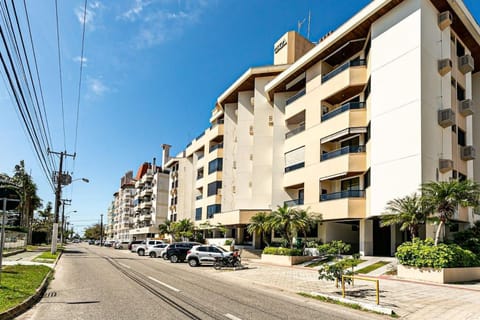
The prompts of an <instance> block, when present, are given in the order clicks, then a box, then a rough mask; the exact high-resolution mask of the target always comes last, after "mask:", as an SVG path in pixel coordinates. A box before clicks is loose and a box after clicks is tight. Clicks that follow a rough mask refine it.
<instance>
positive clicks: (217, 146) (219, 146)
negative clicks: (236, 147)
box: [208, 143, 223, 152]
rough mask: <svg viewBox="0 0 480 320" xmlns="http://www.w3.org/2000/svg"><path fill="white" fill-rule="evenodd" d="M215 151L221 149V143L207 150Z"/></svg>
mask: <svg viewBox="0 0 480 320" xmlns="http://www.w3.org/2000/svg"><path fill="white" fill-rule="evenodd" d="M217 149H223V143H218V144H216V145H213V146H210V149H209V150H208V152H213V151H215V150H217Z"/></svg>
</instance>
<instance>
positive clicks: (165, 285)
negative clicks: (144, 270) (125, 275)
mask: <svg viewBox="0 0 480 320" xmlns="http://www.w3.org/2000/svg"><path fill="white" fill-rule="evenodd" d="M148 279H150V280H152V281H155V282H156V283H158V284H161V285H162V286H164V287H167V288H168V289H170V290H173V291H175V292H180V290H178V289H177V288H174V287H172V286H170V285H168V284H166V283H164V282H162V281H160V280H157V279H155V278H152V277H148Z"/></svg>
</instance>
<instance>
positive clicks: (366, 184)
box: [363, 168, 370, 189]
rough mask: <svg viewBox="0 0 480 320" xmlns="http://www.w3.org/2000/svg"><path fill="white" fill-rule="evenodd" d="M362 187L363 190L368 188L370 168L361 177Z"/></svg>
mask: <svg viewBox="0 0 480 320" xmlns="http://www.w3.org/2000/svg"><path fill="white" fill-rule="evenodd" d="M363 185H364V186H365V189H366V188H368V187H370V168H368V170H367V172H365V175H364V176H363Z"/></svg>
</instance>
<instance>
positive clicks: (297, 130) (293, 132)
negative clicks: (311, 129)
mask: <svg viewBox="0 0 480 320" xmlns="http://www.w3.org/2000/svg"><path fill="white" fill-rule="evenodd" d="M303 131H305V124H302V125H300V126H298V127H297V128H295V129H293V130H290V131H288V132H287V133H285V139H288V138H291V137H293V136H294V135H297V134H299V133H300V132H303Z"/></svg>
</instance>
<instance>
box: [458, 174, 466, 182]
mask: <svg viewBox="0 0 480 320" xmlns="http://www.w3.org/2000/svg"><path fill="white" fill-rule="evenodd" d="M465 180H467V176H466V175H464V174H463V173H460V172H459V173H458V181H465Z"/></svg>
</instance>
